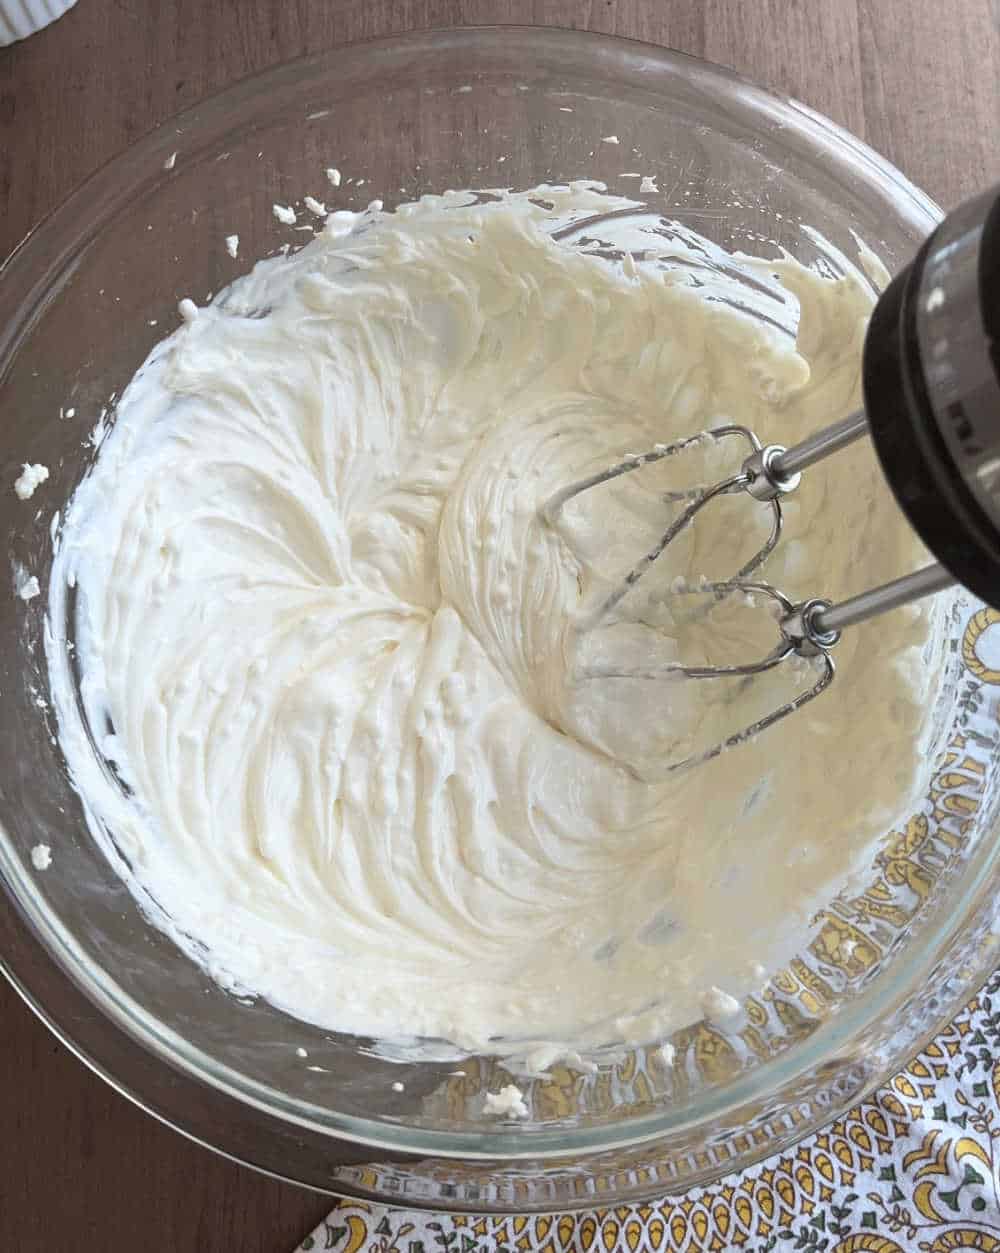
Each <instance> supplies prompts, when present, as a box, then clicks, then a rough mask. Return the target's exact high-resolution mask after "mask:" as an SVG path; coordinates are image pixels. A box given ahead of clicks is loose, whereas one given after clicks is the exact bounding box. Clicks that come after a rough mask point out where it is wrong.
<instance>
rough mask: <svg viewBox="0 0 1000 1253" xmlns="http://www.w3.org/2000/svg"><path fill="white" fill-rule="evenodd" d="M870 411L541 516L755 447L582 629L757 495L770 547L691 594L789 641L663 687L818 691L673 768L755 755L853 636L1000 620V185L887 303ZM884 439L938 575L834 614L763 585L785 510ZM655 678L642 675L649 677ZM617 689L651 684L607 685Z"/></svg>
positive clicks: (637, 464) (829, 673)
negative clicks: (901, 611)
mask: <svg viewBox="0 0 1000 1253" xmlns="http://www.w3.org/2000/svg"><path fill="white" fill-rule="evenodd" d="M862 386H863V393H864V401H865V408H864V409H863V410H859V411H858V412H857V413H853V414H851V415H850V416H849V417H846V418H844V419H842V420H841V421H839V422H835V423H834V424H833V425H832V426H828V427H826V428H825V429H823V430H821V431H819V432H817V433H816V434H815V435H812V436H810V437H809V438H808V439H805V440H803V441H802V442H801V443H799V444H796V445H795V446H794V447H792V448H785V447H783V446H782V445H780V444H767V445H765V444H762V443H761V441H760V440H759V439H758V437H757V436H756V434H755V433H754V432H753V431H751V430H750V429H749V428H748V427H746V426H741V425H739V424H736V423H730V424H727V425H724V426H720V427H717V428H715V429H714V430H710V431H706V432H702V433H700V434H698V435H692V436H690V437H688V438H686V439H681V440H677V441H674V442H673V443H669V444H659V445H657V446H656V447H654V448H652V449H650V450H649V451H648V452H645V453H641V454H635V455H630V456H628V457H626V458H625V459H624V460H623V461H621V462H619V463H618V464H617V465H614V466H612V467H611V468H610V469H607V470H604V471H602V472H601V473H598V474H594V475H592V476H591V477H589V478H586V479H582V480H580V481H578V482H575V483H571V484H569V485H568V486H567V487H565V488H563V489H562V490H560V491H559V492H557V493H556V494H555V495H554V496H553V497H551V499H549V500H548V501H547V502H546V503H545V505H544V506H543V507H542V509H541V515H542V517H543V519H544V520H545V521H546V522H548V523H550V524H554V523H555V522H556V521H557V520H558V517H559V514H560V513H561V511H562V509H563V506H564V505H566V503H567V502H568V501H570V500H572V499H573V498H574V497H575V496H578V495H580V494H581V493H582V492H587V491H590V490H592V489H594V488H597V487H600V486H602V485H603V484H605V483H608V482H610V481H611V480H613V479H616V478H619V477H620V476H621V475H624V474H631V473H633V472H634V471H636V470H638V469H640V468H641V467H642V466H645V465H649V464H650V463H652V462H656V461H660V460H663V459H664V458H667V457H673V456H676V455H677V454H678V453H680V452H682V451H684V450H685V449H687V448H690V447H691V446H692V445H694V444H695V443H697V442H700V441H704V440H705V439H709V440H712V441H714V442H721V441H724V440H733V441H736V442H740V441H742V442H743V444H744V447H745V449H746V455H745V458H744V460H743V462H742V464H741V466H740V468H739V470H738V471H736V472H735V473H734V474H732V475H730V476H729V477H728V478H724V479H722V480H720V481H719V482H717V483H714V484H712V485H710V486H705V487H698V488H694V489H691V490H690V491H687V492H682V493H671V494H670V498H671V499H675V500H676V499H681V500H686V501H687V503H686V504H684V506H683V508H681V510H680V512H679V513H678V514H677V516H676V517H675V518H674V520H673V521H672V522H671V523H670V525H669V526H668V527H667V529H666V530H665V531H664V533H663V535H662V536H661V537H660V539H659V540H658V541H657V542H656V544H655V545H654V546H653V547H652V548H651V549H650V550H649V551H648V552H647V553H646V554H645V555H644V556H642V557H641V558H640V559H639V560H638V561H637V562H636V563H635V565H633V566H632V568H631V569H630V570H629V571H628V573H627V574H626V575H625V576H624V578H623V579H622V580H621V582H620V583H618V584H617V586H616V587H615V588H614V589H613V591H612V592H611V593H610V594H609V595H608V596H606V597H605V599H604V600H603V601H602V602H601V603H600V604H599V605H597V606H596V608H595V609H593V610H592V611H591V612H590V613H589V614H588V615H587V616H586V619H585V620H584V621H583V622H582V623H581V629H591V628H593V627H595V626H597V625H598V624H599V623H601V622H602V621H605V620H606V619H608V618H609V617H610V616H611V615H612V614H613V612H614V610H615V608H616V607H617V606H618V605H619V603H620V602H621V601H622V599H623V598H624V597H625V596H626V595H627V593H628V592H629V591H630V590H631V589H632V588H633V587H635V585H636V584H637V583H638V582H639V580H640V579H642V578H643V576H644V575H645V574H646V573H647V572H648V571H649V570H650V568H651V567H652V566H653V564H654V563H655V562H656V561H657V560H658V559H659V557H661V556H662V554H663V552H664V551H665V550H666V549H667V547H668V546H669V545H670V543H671V542H672V541H673V540H674V539H676V537H677V536H678V535H680V534H681V532H682V531H685V530H686V529H687V528H688V527H689V526H691V524H692V523H693V521H694V520H695V518H696V517H697V516H698V514H699V513H700V512H701V511H702V510H703V509H705V508H706V507H708V506H709V505H710V504H711V502H712V501H713V500H717V499H718V498H720V497H722V496H727V495H732V494H734V493H740V492H745V493H746V494H747V495H748V496H750V497H751V498H752V499H754V500H756V501H758V502H759V503H761V504H763V505H765V506H767V507H768V508H769V509H770V511H771V530H770V534H769V535H768V538H767V540H766V541H765V542H764V543H763V544H762V545H761V547H760V548H759V549H758V550H757V552H756V553H754V555H753V556H752V557H751V558H750V560H749V561H747V562H746V563H745V564H744V565H743V566H742V568H741V569H740V570H738V571H737V572H736V574H735V575H734V577H733V578H731V579H727V580H723V581H718V582H704V581H703V582H701V583H700V584H698V585H697V587H694V588H687V587H683V588H680V589H677V594H683V593H685V592H689V591H691V592H699V593H707V594H709V595H710V596H712V597H714V598H716V599H724V598H725V597H727V596H729V595H732V594H733V593H735V592H742V593H745V594H747V595H749V596H751V597H762V598H764V599H766V600H768V601H770V602H772V603H773V604H774V605H776V606H777V610H778V622H777V627H778V640H777V642H776V644H775V646H774V648H773V649H772V650H771V651H770V652H769V653H768V654H767V655H766V656H765V657H762V658H761V659H760V660H759V661H751V662H749V663H746V664H743V665H733V666H712V665H704V666H688V665H684V664H682V663H680V662H677V663H668V664H667V665H665V666H661V667H659V668H658V670H657V671H655V673H661V674H667V673H671V674H675V675H678V676H681V677H684V678H688V679H715V678H723V677H740V676H743V677H750V676H753V675H758V674H762V673H763V672H765V671H767V670H771V669H773V668H774V667H775V666H778V665H780V664H781V663H782V662H783V661H785V660H787V659H788V658H791V657H795V656H798V657H805V658H812V659H814V661H815V663H816V665H817V666H818V670H819V673H818V677H817V678H816V681H815V682H814V683H813V684H812V686H811V687H808V688H806V689H804V690H803V691H801V692H800V693H798V694H797V695H796V696H795V697H794V698H793V699H791V700H789V701H787V702H786V703H785V704H783V705H781V706H779V707H778V708H776V709H774V710H772V711H771V712H770V713H768V714H767V715H765V716H764V717H762V718H760V719H758V720H757V721H756V722H754V723H753V724H751V725H750V726H746V727H744V728H742V729H741V730H740V731H737V732H736V733H734V734H733V735H730V736H728V737H727V738H726V739H724V740H722V741H720V742H719V743H717V744H715V745H713V746H712V747H711V748H709V749H707V750H705V751H704V752H701V753H698V754H697V755H695V756H692V757H687V758H685V759H684V760H683V761H679V762H676V763H673V764H672V765H671V766H670V767H669V768H670V769H672V770H676V769H680V768H681V767H684V766H688V765H692V764H695V763H697V762H701V761H706V760H709V759H710V758H712V757H716V756H718V754H719V753H721V752H722V751H723V750H725V749H727V748H731V747H733V746H735V745H737V744H741V743H743V742H745V741H746V740H748V739H750V738H752V737H753V736H756V735H757V734H758V733H759V732H761V731H763V730H765V729H766V728H767V727H770V726H773V725H774V723H776V722H778V721H780V720H781V719H782V718H785V717H787V715H788V714H790V713H793V712H794V711H795V710H796V709H800V708H801V707H802V706H803V705H804V704H806V703H807V702H809V701H811V700H813V699H815V697H817V696H819V695H820V693H821V692H823V691H825V690H826V689H827V688H828V687H829V686H830V684H831V683H832V681H833V678H834V675H835V673H836V670H835V666H834V661H833V658H832V656H831V655H830V654H831V650H832V649H833V648H834V646H835V645H836V644H837V642H838V640H839V639H840V637H841V632H842V631H843V630H844V628H845V627H851V626H855V625H856V624H857V623H860V622H864V621H866V620H867V619H869V618H874V617H877V616H879V615H881V614H883V613H887V612H888V611H889V610H891V609H895V608H898V607H899V606H900V605H905V604H908V603H910V602H911V601H915V600H918V599H920V598H921V597H924V596H929V595H932V594H933V593H935V592H939V591H942V590H944V589H945V588H948V587H951V586H954V585H955V584H956V583H961V584H963V585H964V586H965V587H966V588H968V589H969V590H970V591H971V592H972V593H973V594H974V595H976V596H978V597H980V598H981V599H983V600H985V601H986V602H987V603H988V604H990V605H992V606H993V607H994V608H997V609H1000V187H998V188H994V189H993V190H992V191H991V192H987V193H985V194H983V195H981V196H978V197H976V198H975V199H973V200H971V201H968V202H967V203H965V204H963V205H962V206H960V207H959V208H958V209H956V210H955V211H954V212H953V213H951V214H949V215H948V217H946V218H945V219H944V220H943V221H942V222H941V224H940V225H939V226H938V227H937V229H936V230H935V231H934V233H933V234H932V235H931V236H930V238H929V239H928V240H927V241H926V243H925V244H924V245H923V247H922V248H921V249H920V251H919V252H918V254H917V256H916V257H915V258H914V260H913V261H912V262H911V263H910V265H909V266H907V267H906V268H905V269H904V270H903V271H902V272H901V273H900V274H898V275H897V276H896V277H895V278H894V279H893V281H892V282H891V283H890V284H889V286H888V287H887V288H886V290H885V291H884V292H883V293H882V295H881V296H880V298H879V300H878V302H877V304H876V306H875V308H874V310H873V312H872V317H871V320H870V322H869V326H868V331H867V334H866V337H865V345H864V352H863V357H862ZM865 435H867V436H870V438H871V440H872V442H873V444H874V445H875V449H876V452H877V454H878V458H879V461H880V464H881V467H882V471H883V473H884V475H885V477H886V479H887V481H888V483H889V486H890V488H891V489H892V491H893V493H894V495H895V497H896V500H897V503H898V504H899V506H900V508H901V509H902V510H903V512H904V514H905V515H906V517H907V518H908V520H909V522H910V524H911V525H912V526H913V527H914V529H915V530H916V532H917V533H918V535H919V536H920V538H921V539H922V540H923V542H924V543H925V544H926V546H927V547H928V548H929V549H930V550H931V552H932V553H933V554H934V556H935V557H937V558H938V562H937V563H936V564H934V565H930V566H926V567H925V568H924V569H922V570H917V571H915V572H914V573H913V574H907V575H904V576H903V577H902V578H899V579H896V580H895V581H893V582H891V583H887V584H885V585H883V586H881V587H876V588H872V589H871V590H869V591H866V592H862V593H861V594H860V595H858V596H854V597H852V598H850V599H849V600H846V601H843V602H842V603H841V604H838V605H835V604H832V603H831V602H830V601H828V600H823V599H820V598H815V599H810V600H805V601H800V602H798V603H795V602H793V601H792V600H790V599H789V598H788V597H787V596H785V594H784V593H783V592H781V591H780V590H779V589H778V588H776V587H774V586H773V585H772V584H770V583H767V582H764V581H762V580H758V579H754V578H752V577H751V576H753V575H754V574H755V573H756V571H758V570H759V569H760V567H761V566H762V565H763V564H764V562H765V561H766V560H767V558H768V556H769V555H770V554H771V553H772V552H773V550H774V548H775V546H776V545H777V543H778V540H779V539H780V537H781V527H782V510H781V500H782V497H783V496H786V495H787V494H788V493H789V492H792V491H794V490H795V489H796V488H797V487H798V485H799V482H800V480H801V477H802V472H803V471H804V470H807V469H808V468H809V467H810V466H813V465H816V464H817V462H820V461H822V460H824V459H825V458H826V457H829V456H832V455H833V454H834V453H836V452H838V451H839V450H840V449H842V448H846V447H848V445H850V444H853V443H854V442H855V441H856V440H858V439H860V438H861V437H862V436H865ZM647 673H650V672H646V671H644V672H643V676H645V675H646V674H647ZM606 677H636V673H635V672H629V673H628V674H627V675H626V674H625V673H624V672H608V675H607V676H606Z"/></svg>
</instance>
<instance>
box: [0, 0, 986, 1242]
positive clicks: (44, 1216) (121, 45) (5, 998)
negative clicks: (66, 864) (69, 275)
mask: <svg viewBox="0 0 1000 1253" xmlns="http://www.w3.org/2000/svg"><path fill="white" fill-rule="evenodd" d="M945 7H947V18H943V17H942V13H943V12H944V10H945ZM486 22H529V23H547V24H550V25H559V26H574V27H580V28H586V29H591V30H598V31H605V32H610V33H614V34H619V35H625V36H630V37H632V38H638V39H645V40H649V41H651V42H654V43H661V44H669V45H672V46H674V47H676V48H680V49H682V50H684V51H686V52H691V53H694V54H696V55H699V56H707V57H709V58H710V59H712V60H715V61H719V62H722V63H724V64H726V65H730V66H733V67H734V68H736V69H738V70H740V71H741V72H743V73H745V74H747V75H749V76H750V77H752V78H755V79H757V80H758V81H759V82H762V83H763V84H765V85H767V86H770V87H772V88H774V89H776V90H779V91H784V92H789V93H791V94H792V95H794V96H797V97H798V98H799V99H801V100H803V101H805V102H806V103H808V104H810V105H812V106H813V107H814V108H816V109H819V110H820V111H821V112H824V113H827V114H829V115H830V116H831V117H833V118H834V119H835V120H836V121H838V122H840V123H841V124H842V125H844V126H846V127H848V128H849V129H850V130H853V131H854V132H856V133H857V134H859V135H861V136H862V137H863V138H866V139H867V140H868V142H869V143H871V144H873V145H874V146H875V147H876V148H878V149H880V150H881V151H882V152H884V153H885V154H886V155H887V156H888V157H890V159H891V160H893V161H894V162H895V163H896V164H897V165H899V166H900V167H901V168H902V169H903V170H904V171H905V172H906V173H907V174H909V175H910V177H912V178H913V179H914V180H915V181H916V182H917V183H919V184H920V185H921V186H923V187H924V188H925V190H927V191H928V192H929V193H930V194H931V195H932V196H934V197H935V198H937V199H938V200H939V201H940V202H941V203H942V204H944V205H951V204H954V203H955V202H957V201H958V200H959V199H961V198H962V197H963V196H964V195H967V194H969V193H971V192H972V191H973V190H975V189H976V188H977V187H980V186H983V185H985V184H986V183H988V182H990V181H993V180H996V179H998V178H1000V0H961V3H958V4H952V5H948V6H942V5H941V4H940V0H834V2H833V3H831V2H830V0H745V2H744V3H738V2H737V0H584V2H578V0H577V2H574V0H544V2H543V0H344V2H341V3H336V2H334V0H270V2H268V0H242V2H241V0H147V2H146V3H144V4H140V3H135V0H79V3H78V6H77V7H76V9H74V10H73V11H72V12H71V13H70V14H68V15H67V16H66V17H65V18H63V19H62V20H61V21H60V22H58V23H56V24H55V25H54V26H52V27H50V28H49V29H48V30H46V31H44V32H42V33H41V34H39V35H37V36H35V37H34V38H33V39H31V40H28V41H27V42H25V43H23V44H19V45H15V46H14V47H12V48H9V49H5V50H0V208H2V213H0V254H5V253H6V252H8V251H9V250H10V249H11V248H12V247H13V246H14V244H15V243H16V242H17V241H18V240H19V239H21V238H22V237H23V235H24V234H25V233H26V232H27V231H28V230H29V229H30V228H31V226H32V225H33V224H35V223H36V222H37V221H38V220H39V219H40V218H41V217H42V216H43V215H44V214H45V213H47V212H48V211H49V210H50V209H52V208H53V207H54V206H55V205H56V204H57V203H58V202H59V201H60V199H61V198H62V197H63V196H64V195H65V194H66V193H67V192H68V191H69V190H70V189H71V188H72V187H73V186H74V185H75V184H77V183H78V182H80V181H81V180H82V179H83V178H85V177H86V176H87V175H88V174H89V173H91V172H92V171H93V170H94V169H96V168H97V167H98V166H99V165H101V164H102V163H103V162H105V161H106V160H108V159H109V158H110V157H112V156H114V155H115V154H116V153H118V152H120V151H121V150H122V149H123V148H125V147H126V146H127V145H128V144H129V143H131V142H132V141H133V140H134V139H135V138H136V137H137V136H139V135H141V134H143V133H144V132H145V131H147V130H149V129H151V128H152V127H154V126H156V125H157V124H158V123H160V122H162V121H163V120H164V119H166V118H168V117H170V116H171V115H172V114H173V113H175V112H177V110H179V109H182V108H184V107H186V106H188V105H190V104H192V103H193V102H195V101H196V100H198V99H200V98H202V97H203V96H205V95H206V94H208V93H211V92H214V91H218V90H219V89H221V88H222V87H225V86H226V85H228V84H229V83H231V82H233V81H234V80H236V79H238V78H241V77H243V76H244V75H247V74H250V73H253V72H254V71H256V70H260V69H262V68H264V67H265V66H268V65H270V64H273V63H275V62H278V61H282V60H286V59H288V58H291V57H296V56H300V55H302V54H304V53H306V52H315V51H318V50H321V49H324V48H327V47H331V46H334V45H336V44H338V43H342V42H345V41H348V40H351V39H359V38H368V37H372V36H376V35H381V34H387V33H391V32H394V31H402V30H407V29H414V28H426V27H432V26H446V25H459V24H479V23H486ZM0 1047H2V1050H3V1059H4V1062H5V1063H6V1067H5V1072H6V1073H5V1081H4V1083H3V1084H2V1085H0V1126H2V1127H3V1136H2V1141H0V1155H2V1160H0V1248H2V1249H10V1250H18V1251H19V1253H35V1251H36V1250H38V1251H41V1250H51V1249H62V1248H66V1249H69V1248H74V1249H76V1248H79V1249H102V1250H106V1251H109V1253H116V1251H118V1250H132V1249H136V1250H138V1249H142V1250H144V1253H161V1251H165V1250H168V1249H169V1250H172V1251H173V1250H188V1249H196V1250H199V1253H211V1251H213V1250H223V1249H225V1250H240V1253H256V1251H257V1250H260V1253H265V1251H266V1253H281V1251H282V1250H285V1249H291V1248H292V1247H293V1246H294V1244H295V1243H296V1241H297V1240H298V1239H299V1238H300V1237H301V1235H302V1234H304V1233H305V1231H306V1230H307V1229H308V1228H309V1227H310V1226H311V1225H312V1224H313V1223H314V1222H316V1221H317V1220H318V1219H319V1217H320V1215H321V1214H322V1213H323V1212H324V1210H325V1208H326V1202H325V1201H324V1200H323V1199H322V1198H321V1197H317V1196H314V1195H312V1194H310V1193H307V1192H304V1191H300V1190H298V1189H295V1188H292V1187H289V1186H286V1185H283V1184H279V1183H276V1182H274V1181H271V1180H268V1179H265V1178H262V1177H260V1176H258V1175H256V1174H253V1173H252V1172H250V1171H247V1170H244V1169H243V1168H241V1167H238V1166H236V1165H233V1164H232V1163H229V1162H226V1161H223V1160H222V1159H221V1158H218V1157H216V1156H214V1155H213V1154H211V1153H209V1152H207V1151H206V1150H204V1149H201V1148H199V1147H197V1146H195V1145H193V1144H190V1143H188V1142H187V1141H185V1140H183V1139H181V1138H180V1137H179V1136H177V1135H176V1134H175V1133H174V1132H172V1131H169V1130H168V1129H166V1128H164V1127H162V1126H160V1125H159V1124H157V1123H156V1122H154V1121H153V1120H152V1119H151V1118H149V1117H147V1116H146V1115H144V1114H142V1113H140V1112H139V1111H138V1110H136V1109H134V1108H133V1107H132V1106H131V1105H129V1104H128V1103H127V1102H126V1101H125V1100H123V1099H122V1098H121V1097H119V1096H117V1095H116V1094H115V1093H113V1092H112V1091H111V1090H110V1089H109V1088H107V1087H106V1086H105V1085H104V1084H103V1083H101V1082H100V1081H99V1080H97V1079H96V1078H94V1076H92V1075H91V1074H89V1072H87V1071H86V1070H85V1069H84V1068H83V1067H82V1066H81V1065H80V1064H79V1063H78V1062H77V1061H76V1060H75V1059H73V1058H72V1057H71V1056H70V1055H69V1054H68V1053H67V1052H66V1051H65V1050H64V1049H63V1048H62V1046H61V1045H59V1044H57V1043H56V1041H55V1040H54V1039H52V1037H51V1036H49V1035H48V1033H47V1032H46V1031H45V1030H44V1029H43V1028H42V1027H41V1026H40V1025H39V1024H38V1023H37V1022H36V1021H35V1019H34V1018H33V1017H32V1016H31V1015H30V1014H29V1013H28V1011H27V1010H26V1009H25V1008H24V1007H23V1006H22V1005H21V1003H20V1001H19V1000H18V999H17V997H16V996H15V995H14V994H13V993H12V992H11V991H10V990H9V989H7V988H6V987H2V988H0Z"/></svg>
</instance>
